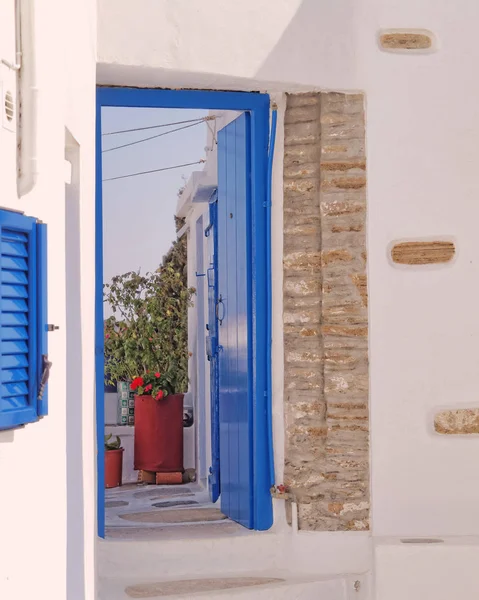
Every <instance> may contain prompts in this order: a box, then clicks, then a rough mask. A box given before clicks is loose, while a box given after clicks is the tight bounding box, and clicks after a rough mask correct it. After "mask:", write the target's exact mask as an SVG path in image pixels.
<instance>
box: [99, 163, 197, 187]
mask: <svg viewBox="0 0 479 600" xmlns="http://www.w3.org/2000/svg"><path fill="white" fill-rule="evenodd" d="M204 162H206V161H205V159H204V158H202V159H201V160H197V161H196V162H191V163H184V164H182V165H173V166H172V167H163V168H162V169H153V170H152V171H140V172H139V173H129V174H128V175H118V176H117V177H108V178H107V179H103V182H105V181H115V180H116V179H126V177H137V176H138V175H149V174H150V173H160V172H161V171H169V170H170V169H181V167H191V166H192V165H200V164H202V163H204Z"/></svg>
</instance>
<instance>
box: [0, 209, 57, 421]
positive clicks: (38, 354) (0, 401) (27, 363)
mask: <svg viewBox="0 0 479 600" xmlns="http://www.w3.org/2000/svg"><path fill="white" fill-rule="evenodd" d="M0 274H1V289H0V332H1V344H0V430H4V429H13V428H17V427H21V426H23V425H26V424H27V423H33V422H35V421H38V419H39V418H40V417H43V416H45V415H46V414H47V413H48V385H47V382H48V376H49V373H50V368H51V363H50V362H49V360H48V348H47V334H48V323H47V226H46V225H45V224H43V223H41V222H39V221H38V220H37V219H35V218H32V217H26V216H25V215H23V214H19V213H18V212H14V211H9V210H0Z"/></svg>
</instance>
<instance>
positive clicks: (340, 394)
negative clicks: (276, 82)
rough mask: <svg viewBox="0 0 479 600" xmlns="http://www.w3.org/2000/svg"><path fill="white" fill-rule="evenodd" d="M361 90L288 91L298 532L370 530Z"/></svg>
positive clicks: (288, 300)
mask: <svg viewBox="0 0 479 600" xmlns="http://www.w3.org/2000/svg"><path fill="white" fill-rule="evenodd" d="M364 146H365V124H364V98H363V96H362V95H359V94H355V95H347V94H339V93H321V94H318V93H315V94H297V95H289V96H288V98H287V108H286V115H285V153H284V342H285V421H286V424H285V427H286V449H285V483H286V485H287V486H288V488H289V491H290V492H291V493H292V494H293V496H294V497H295V498H296V500H297V502H298V518H299V527H300V529H308V530H328V531H337V530H364V529H368V528H369V427H368V421H369V413H368V341H367V334H368V312H367V297H368V296H367V280H366V163H365V147H364Z"/></svg>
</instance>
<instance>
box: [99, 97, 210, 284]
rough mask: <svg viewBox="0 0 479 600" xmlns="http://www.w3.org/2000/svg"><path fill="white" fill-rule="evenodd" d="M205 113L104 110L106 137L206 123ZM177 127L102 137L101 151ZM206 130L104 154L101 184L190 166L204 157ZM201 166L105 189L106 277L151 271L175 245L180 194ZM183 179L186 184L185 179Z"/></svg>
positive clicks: (111, 184)
mask: <svg viewBox="0 0 479 600" xmlns="http://www.w3.org/2000/svg"><path fill="white" fill-rule="evenodd" d="M206 115H207V111H203V110H185V109H159V108H103V109H102V133H105V132H111V131H118V130H123V129H132V128H135V127H146V126H150V125H158V124H162V123H170V122H177V121H185V120H187V119H195V118H198V117H200V118H201V117H204V116H206ZM182 126H183V125H177V126H172V127H165V128H162V129H149V130H146V131H137V132H132V133H125V134H120V135H112V136H102V139H103V150H105V149H107V148H112V147H114V146H120V145H122V144H126V143H129V142H132V141H135V140H139V139H142V138H146V137H150V136H153V135H156V134H158V133H163V132H165V131H167V130H168V129H173V128H175V127H182ZM206 141H207V138H206V124H205V123H201V124H200V125H197V126H195V127H190V128H188V129H183V130H182V131H177V132H175V133H172V134H170V135H165V136H163V137H160V138H157V139H154V140H150V141H147V142H143V143H141V144H135V145H134V146H129V147H127V148H121V149H119V150H115V151H113V152H106V153H104V154H103V180H105V179H106V178H109V177H116V176H118V175H126V174H128V173H136V172H139V171H148V170H152V169H159V168H163V167H168V166H172V165H177V164H182V163H190V162H195V161H197V160H200V159H202V158H204V157H205V150H204V148H205V146H206ZM201 169H202V165H195V166H192V167H183V168H181V169H175V170H171V171H164V172H162V173H153V174H149V175H140V176H138V177H130V178H126V179H119V180H116V181H107V182H105V181H104V183H103V258H104V266H103V277H104V281H105V283H106V282H108V281H110V280H111V278H112V277H113V276H114V275H119V274H121V273H126V272H127V271H133V270H134V271H136V270H138V269H141V272H142V273H145V272H146V271H152V270H154V269H156V268H157V267H158V265H159V264H160V263H161V260H162V257H163V255H164V254H165V253H166V252H167V250H168V248H169V247H170V245H171V243H172V241H173V240H174V239H175V225H174V219H173V215H174V212H175V208H176V200H177V191H178V189H179V188H180V187H182V186H183V185H184V181H187V179H188V177H189V175H190V174H191V173H192V171H195V170H201ZM182 176H184V179H183V178H182Z"/></svg>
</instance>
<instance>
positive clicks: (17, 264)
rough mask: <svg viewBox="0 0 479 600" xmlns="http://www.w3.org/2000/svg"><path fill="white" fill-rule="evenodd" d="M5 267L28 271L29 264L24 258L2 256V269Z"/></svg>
mask: <svg viewBox="0 0 479 600" xmlns="http://www.w3.org/2000/svg"><path fill="white" fill-rule="evenodd" d="M4 269H8V270H12V271H28V264H27V261H26V260H25V259H24V258H15V257H13V256H2V271H3V270H4Z"/></svg>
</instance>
